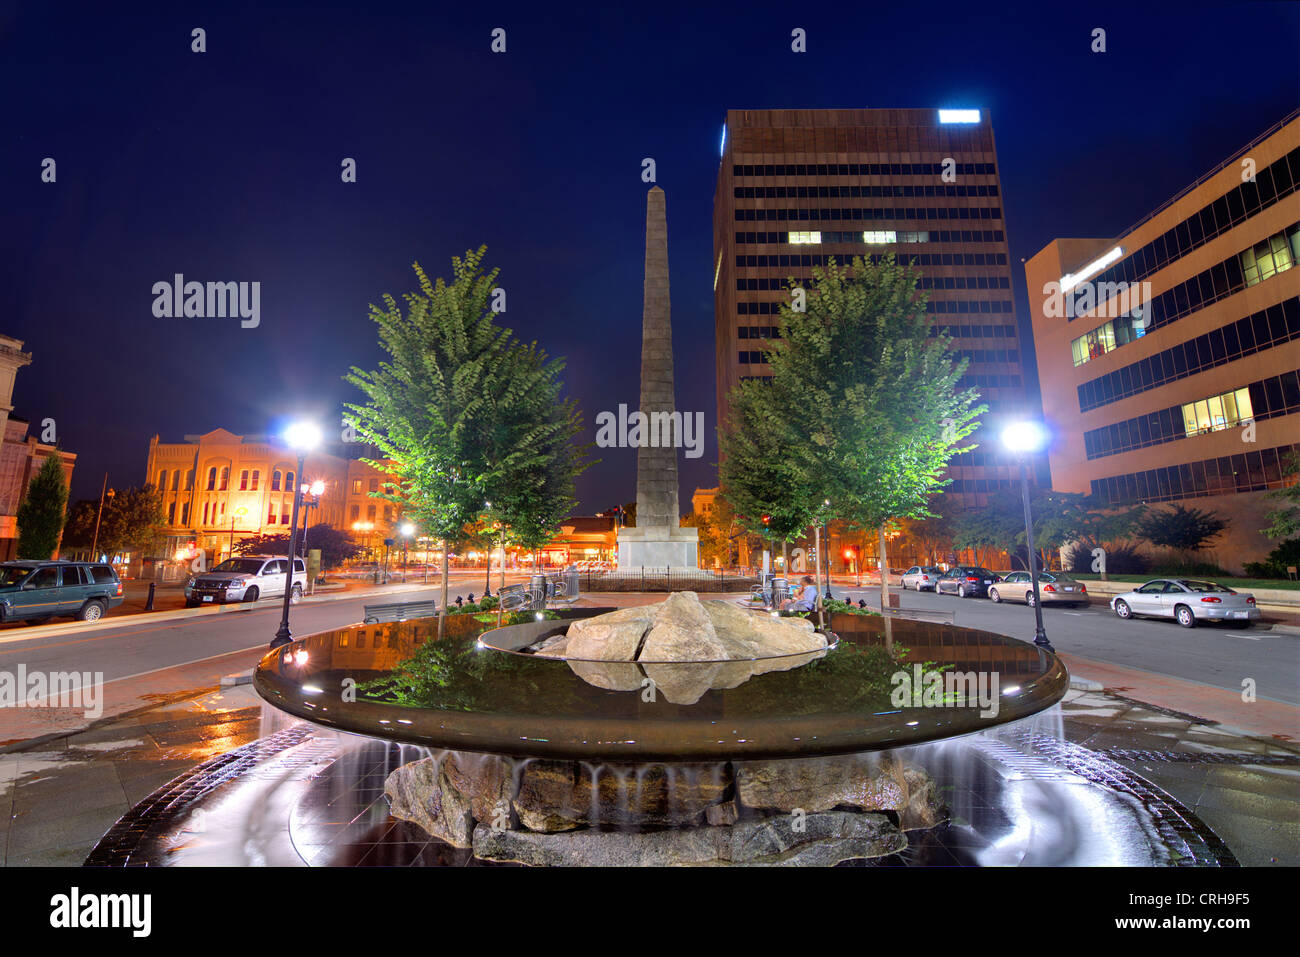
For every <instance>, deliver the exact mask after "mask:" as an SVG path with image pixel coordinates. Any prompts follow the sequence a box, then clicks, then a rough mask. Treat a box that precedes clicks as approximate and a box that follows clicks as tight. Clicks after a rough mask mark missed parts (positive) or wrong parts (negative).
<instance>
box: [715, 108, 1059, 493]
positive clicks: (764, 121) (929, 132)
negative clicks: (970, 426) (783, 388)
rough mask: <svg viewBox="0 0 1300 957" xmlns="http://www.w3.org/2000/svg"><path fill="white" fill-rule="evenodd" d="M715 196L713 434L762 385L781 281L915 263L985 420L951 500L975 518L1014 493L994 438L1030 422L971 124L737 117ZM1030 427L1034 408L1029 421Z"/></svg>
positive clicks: (993, 194)
mask: <svg viewBox="0 0 1300 957" xmlns="http://www.w3.org/2000/svg"><path fill="white" fill-rule="evenodd" d="M721 154H722V162H721V166H720V168H719V171H718V183H717V191H716V193H715V195H714V208H713V223H714V249H713V252H714V310H715V335H716V371H717V405H718V422H719V425H720V426H721V427H724V428H725V426H726V423H727V415H728V411H729V406H728V394H729V393H730V391H731V390H732V389H733V388H734V387H735V386H736V384H737V383H739V382H740V381H742V380H744V379H746V378H751V377H763V376H765V375H767V374H769V373H768V372H767V369H766V365H765V363H764V361H763V359H764V357H763V347H764V345H765V344H766V343H765V342H764V340H768V339H771V338H773V337H776V338H779V336H780V323H779V314H780V311H781V305H782V303H783V302H784V303H788V302H789V292H788V288H787V282H786V280H787V278H788V277H794V278H796V279H798V280H800V281H801V282H806V281H810V280H811V278H812V268H813V267H815V266H820V265H824V264H825V262H826V260H827V259H828V258H829V257H834V258H835V259H836V260H837V261H838V262H841V263H844V262H847V261H849V260H850V259H852V257H854V256H859V255H860V256H863V257H864V258H866V257H872V258H875V259H879V257H881V256H883V255H886V254H888V253H894V254H896V255H897V257H898V260H899V261H900V262H914V263H915V264H916V265H917V266H918V267H919V269H920V272H921V273H922V276H923V278H922V281H921V285H922V287H923V288H924V289H925V291H926V292H927V293H928V294H929V306H928V308H929V311H930V313H931V314H932V316H933V321H934V326H933V328H934V330H935V331H936V332H937V331H938V330H940V329H943V330H946V331H947V332H948V334H949V335H951V336H952V348H953V350H954V351H956V352H959V353H960V354H961V355H963V356H965V357H966V358H968V359H969V360H970V364H969V367H968V368H967V371H966V384H968V385H973V386H975V387H976V388H977V389H978V390H979V392H980V393H981V395H982V401H983V402H986V403H987V404H988V405H989V414H988V415H986V416H984V417H983V420H982V421H983V422H984V426H983V428H982V429H981V430H980V433H982V434H977V438H976V441H978V442H980V446H981V447H980V448H978V449H976V450H975V451H973V452H969V453H965V454H963V455H961V456H958V457H956V458H955V459H954V460H953V462H952V465H951V468H950V469H949V477H950V478H952V479H953V482H952V484H951V485H950V486H949V487H948V490H947V493H946V494H948V495H953V496H956V497H957V499H958V501H959V503H960V504H964V505H978V504H982V503H983V502H984V501H985V500H986V499H987V495H988V494H989V493H990V492H994V491H996V490H997V489H999V488H1008V487H1010V486H1011V485H1012V483H1013V482H1015V481H1017V480H1018V479H1017V476H1018V472H1017V471H1016V467H1015V465H1014V463H1013V462H1011V461H1010V460H1008V459H1007V458H1006V457H1005V456H1003V455H1002V454H1000V452H999V450H998V449H997V448H996V443H995V442H992V441H989V439H988V438H987V436H990V435H996V434H997V432H996V431H994V430H995V429H996V427H997V422H998V421H999V420H1000V419H1002V418H1005V417H1007V416H1013V415H1021V414H1023V413H1024V412H1025V383H1024V381H1023V377H1022V372H1021V348H1020V342H1019V335H1018V332H1017V328H1016V315H1015V309H1014V305H1013V302H1014V299H1013V295H1012V289H1011V267H1010V265H1009V263H1008V250H1007V238H1006V227H1005V224H1004V221H1003V213H1002V190H1001V185H1000V182H999V178H998V165H997V151H996V148H995V145H994V139H993V128H992V125H991V122H990V120H989V117H988V115H987V114H986V113H984V112H982V111H975V110H932V109H899V110H884V109H881V110H875V109H857V110H731V111H729V112H728V113H727V118H726V126H725V129H724V132H723V139H722V145H721ZM1036 413H1037V406H1036V405H1035V407H1034V409H1033V410H1032V414H1036Z"/></svg>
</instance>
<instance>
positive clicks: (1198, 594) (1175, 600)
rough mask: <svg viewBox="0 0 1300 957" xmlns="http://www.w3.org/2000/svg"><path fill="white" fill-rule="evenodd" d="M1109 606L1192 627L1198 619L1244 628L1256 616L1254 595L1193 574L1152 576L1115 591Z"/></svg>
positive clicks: (1122, 615)
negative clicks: (1147, 579)
mask: <svg viewBox="0 0 1300 957" xmlns="http://www.w3.org/2000/svg"><path fill="white" fill-rule="evenodd" d="M1110 607H1111V608H1112V609H1114V611H1115V614H1116V615H1118V616H1119V617H1120V618H1133V617H1135V616H1138V615H1150V616H1151V617H1153V618H1172V619H1174V620H1175V621H1177V622H1178V624H1180V625H1182V626H1183V627H1184V628H1195V627H1196V623H1197V622H1198V621H1226V622H1230V623H1231V624H1233V625H1236V626H1237V627H1239V628H1248V627H1250V623H1251V622H1252V621H1256V620H1258V619H1259V617H1260V615H1259V607H1258V606H1257V605H1256V604H1255V596H1254V595H1248V594H1245V593H1242V592H1235V591H1233V590H1232V589H1231V588H1228V587H1226V586H1224V585H1219V584H1216V583H1215V582H1207V581H1200V580H1197V579H1193V578H1156V579H1153V580H1152V581H1149V582H1147V583H1146V584H1144V585H1141V586H1139V587H1137V588H1135V589H1133V590H1132V591H1129V592H1125V593H1124V594H1122V595H1116V596H1115V597H1114V598H1112V599H1111V600H1110Z"/></svg>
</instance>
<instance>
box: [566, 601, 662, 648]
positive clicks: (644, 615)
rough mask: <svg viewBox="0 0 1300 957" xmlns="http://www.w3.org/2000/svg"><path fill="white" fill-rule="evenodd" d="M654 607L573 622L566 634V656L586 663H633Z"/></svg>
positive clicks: (622, 611) (648, 606)
mask: <svg viewBox="0 0 1300 957" xmlns="http://www.w3.org/2000/svg"><path fill="white" fill-rule="evenodd" d="M656 607H657V606H654V605H641V606H638V607H635V608H620V609H619V610H618V611H611V612H608V613H607V614H604V615H597V616H596V617H595V618H582V619H579V620H578V621H575V622H574V623H573V624H571V625H570V626H569V630H568V632H567V637H568V642H567V644H566V646H565V652H564V653H565V656H566V657H568V658H578V659H582V660H585V661H635V660H636V656H637V649H638V648H640V647H641V639H642V638H643V637H644V636H645V633H646V631H647V629H649V628H650V625H651V623H652V622H653V620H654V612H655V608H656Z"/></svg>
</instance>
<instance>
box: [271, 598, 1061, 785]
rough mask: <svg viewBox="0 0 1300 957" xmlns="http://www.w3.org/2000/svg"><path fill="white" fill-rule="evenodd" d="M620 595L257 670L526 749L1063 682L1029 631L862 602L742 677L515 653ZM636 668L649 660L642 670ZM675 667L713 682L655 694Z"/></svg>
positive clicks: (343, 710) (857, 722) (619, 748)
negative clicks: (893, 615) (829, 635)
mask: <svg viewBox="0 0 1300 957" xmlns="http://www.w3.org/2000/svg"><path fill="white" fill-rule="evenodd" d="M609 610H610V609H604V608H592V609H569V610H566V611H565V612H561V613H560V614H561V617H560V619H559V620H550V621H536V622H528V623H526V624H522V625H511V626H508V627H506V628H502V629H496V630H491V631H489V632H487V633H483V629H484V627H485V621H484V620H481V619H479V618H478V617H476V616H473V615H450V616H448V617H447V618H446V620H445V622H444V624H443V629H444V630H443V634H442V637H439V632H438V629H439V623H438V620H437V619H436V618H430V619H421V620H416V621H407V622H398V623H390V624H382V625H354V626H350V627H347V628H341V629H336V630H334V631H328V632H323V633H321V634H317V635H312V636H310V637H307V638H304V639H301V640H300V641H297V642H294V643H293V644H291V645H288V646H286V647H284V648H281V649H277V650H276V651H272V652H270V653H268V654H267V655H266V656H265V657H264V658H263V659H262V660H261V662H260V663H259V664H258V666H257V668H256V670H255V673H254V686H255V687H256V689H257V691H258V693H259V694H260V695H261V696H262V697H263V698H264V699H266V700H267V701H268V702H270V703H271V704H272V705H274V706H275V707H277V708H279V709H281V710H283V711H286V712H288V713H290V714H293V715H296V716H298V717H301V718H304V719H306V720H308V721H311V722H313V723H315V724H318V725H323V726H326V727H330V728H336V729H339V730H342V731H348V732H353V733H356V734H362V735H368V736H370V737H375V738H381V739H387V740H390V741H397V742H405V743H411V744H418V745H423V746H426V747H430V748H445V749H453V750H459V751H478V752H489V753H493V754H502V755H513V756H518V757H543V758H560V759H571V760H605V761H617V762H636V761H672V762H676V763H691V762H715V761H727V760H733V759H761V758H796V757H810V756H815V755H832V754H849V753H854V752H861V751H875V750H881V749H886V748H896V747H901V746H904V745H911V744H919V743H922V742H925V741H932V740H936V739H939V738H947V737H952V736H955V735H962V734H969V733H972V732H978V731H982V730H985V729H987V728H990V727H993V726H996V725H1000V724H1004V723H1006V722H1009V721H1015V720H1018V719H1020V718H1024V717H1027V716H1028V715H1031V714H1035V713H1037V712H1040V711H1042V710H1044V709H1046V708H1048V707H1050V706H1051V705H1053V704H1054V703H1056V702H1057V701H1058V700H1060V699H1061V697H1062V696H1063V695H1064V694H1065V692H1066V690H1067V688H1068V686H1069V675H1068V673H1067V671H1066V669H1065V666H1064V665H1063V664H1062V663H1061V661H1060V660H1059V659H1058V658H1057V657H1056V655H1054V654H1052V653H1051V652H1048V651H1045V650H1043V649H1041V648H1038V647H1036V646H1034V645H1032V644H1027V643H1025V642H1021V641H1016V640H1013V639H1010V638H1006V637H1003V636H1000V635H995V634H991V633H989V632H983V631H977V630H974V629H969V628H958V627H955V626H950V625H937V624H932V623H928V622H919V621H905V620H892V619H887V618H881V617H878V616H865V615H855V614H837V615H835V616H834V618H833V620H832V621H830V622H829V627H830V630H831V631H833V632H834V633H835V635H837V636H838V639H839V640H838V643H835V644H833V645H832V646H830V647H828V649H827V650H826V651H824V652H822V653H819V654H817V655H807V654H805V655H796V656H790V657H791V658H800V659H802V660H801V661H798V662H794V661H791V662H788V663H785V664H789V665H790V667H789V668H788V670H769V668H772V669H775V668H779V667H780V666H781V665H782V664H783V663H782V662H779V661H772V660H769V659H764V660H763V661H762V662H761V663H759V664H755V666H754V667H752V668H751V669H750V671H751V672H752V673H750V674H748V676H747V677H745V676H744V675H740V676H739V677H742V678H743V680H740V681H739V683H736V684H735V685H734V686H732V687H710V675H709V674H706V673H705V670H707V669H714V672H713V674H714V675H716V673H717V669H719V668H722V667H728V666H730V667H732V668H733V669H734V668H740V669H741V670H742V671H743V670H744V668H745V663H744V662H735V661H728V662H689V663H647V662H621V663H610V662H599V663H598V664H599V665H601V666H604V667H618V668H623V669H630V670H628V671H627V673H626V674H625V675H623V676H622V677H623V678H625V679H631V680H629V681H627V683H625V684H620V685H619V686H620V687H627V688H629V690H614V689H612V688H609V687H599V686H597V685H595V684H592V683H591V682H590V681H589V680H587V679H586V678H584V677H583V676H582V675H581V674H580V673H579V672H580V671H581V670H582V669H581V667H577V666H578V665H580V663H578V662H571V661H568V660H565V659H556V658H548V657H542V656H540V655H533V654H525V653H520V652H521V649H524V648H526V647H527V646H528V645H530V644H534V643H535V642H537V641H539V640H540V639H543V638H546V637H548V636H550V635H555V634H559V633H561V632H563V631H564V630H565V629H566V628H567V627H568V623H569V622H570V621H572V620H573V619H575V618H580V617H590V616H593V615H597V614H601V613H603V612H605V611H609ZM488 620H489V621H490V619H488ZM757 661H758V660H757V659H755V662H757ZM591 664H597V663H594V662H593V663H591ZM643 666H649V667H643ZM650 667H652V668H653V669H654V671H652V672H650V673H649V674H647V673H646V672H647V671H649V668H650ZM637 669H641V670H640V671H638V670H637ZM936 672H937V673H938V675H939V676H940V678H939V680H940V683H941V686H940V688H939V689H938V693H937V694H928V693H926V692H927V682H929V683H930V684H931V687H930V688H929V691H934V690H935V689H934V688H933V687H932V683H933V679H929V678H928V676H929V675H930V674H931V673H936ZM650 674H654V675H657V677H655V678H653V680H651V679H650ZM638 675H643V676H644V677H642V679H641V680H640V681H636V680H635V679H636V678H637V676H638ZM948 675H952V676H953V681H954V684H953V685H948V684H947V682H948V680H949V679H948V678H947V677H946V676H948ZM732 680H734V679H731V680H728V681H726V682H723V683H725V684H731V681H732ZM971 682H973V683H971ZM981 682H982V684H981ZM674 683H676V684H686V685H689V684H692V683H695V684H697V685H700V686H702V687H705V688H708V690H707V691H704V692H703V693H702V694H701V695H700V696H699V697H698V700H695V701H693V702H692V703H689V704H683V703H673V702H672V701H669V700H667V699H666V698H665V696H664V695H662V694H656V693H655V688H656V687H657V686H663V687H671V686H673V685H674ZM714 683H715V684H716V683H717V682H716V679H714ZM953 687H955V688H956V689H957V690H956V692H955V693H954V692H953V690H952V689H953ZM979 691H982V692H983V693H982V694H980V693H977V692H979Z"/></svg>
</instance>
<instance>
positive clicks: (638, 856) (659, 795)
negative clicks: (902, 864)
mask: <svg viewBox="0 0 1300 957" xmlns="http://www.w3.org/2000/svg"><path fill="white" fill-rule="evenodd" d="M385 792H386V794H387V796H388V800H389V804H390V807H391V811H392V814H393V816H394V817H398V818H401V819H403V820H407V821H411V822H413V823H415V824H418V825H419V826H420V827H421V828H423V829H424V830H425V831H427V832H428V833H429V834H430V835H431V836H433V837H436V838H438V839H440V840H443V841H446V842H447V843H449V844H452V845H454V846H456V847H464V848H473V850H474V853H475V855H476V856H477V857H480V858H483V859H485V860H494V861H515V862H518V863H525V864H534V865H566V864H611V865H642V864H649V865H664V864H746V865H770V864H834V863H838V862H839V861H843V860H850V859H859V858H871V857H879V856H883V855H888V854H894V853H897V852H899V851H901V850H903V849H904V848H905V847H906V846H907V836H906V832H907V831H911V830H918V829H925V828H930V827H933V826H934V825H936V824H938V823H940V822H941V821H942V820H944V819H945V818H946V811H945V809H944V806H943V802H942V801H941V800H940V798H939V795H938V792H937V789H936V787H935V784H934V781H933V780H932V779H931V778H930V776H929V774H927V773H926V772H925V771H924V770H923V769H921V768H919V767H917V766H915V765H912V764H908V763H906V762H904V761H903V760H901V759H900V758H898V757H897V756H895V755H893V754H891V753H889V752H881V753H871V754H859V755H845V756H842V757H828V758H808V759H798V760H783V761H733V762H724V763H715V764H708V765H672V764H644V765H619V764H588V763H586V762H576V761H555V760H544V759H515V758H508V757H502V756H498V755H488V754H471V753H468V752H461V751H443V752H438V753H436V754H435V755H434V756H432V757H429V758H425V759H423V760H420V761H415V762H412V763H410V764H406V765H403V766H402V767H400V768H398V769H397V770H396V771H394V772H393V773H392V774H390V775H389V777H388V780H387V781H386V783H385Z"/></svg>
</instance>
